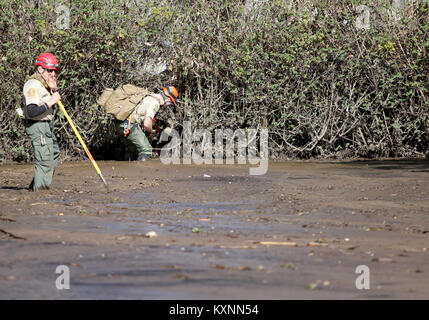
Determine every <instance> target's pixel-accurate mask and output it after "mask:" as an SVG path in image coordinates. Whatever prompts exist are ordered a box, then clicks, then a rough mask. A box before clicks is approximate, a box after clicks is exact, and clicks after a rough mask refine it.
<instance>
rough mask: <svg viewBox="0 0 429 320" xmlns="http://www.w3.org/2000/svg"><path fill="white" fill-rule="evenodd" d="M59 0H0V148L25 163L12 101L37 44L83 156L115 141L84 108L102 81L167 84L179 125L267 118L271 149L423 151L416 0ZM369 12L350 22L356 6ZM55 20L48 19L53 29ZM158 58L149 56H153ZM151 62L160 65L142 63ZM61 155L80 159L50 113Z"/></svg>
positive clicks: (421, 46) (423, 38) (423, 4)
mask: <svg viewBox="0 0 429 320" xmlns="http://www.w3.org/2000/svg"><path fill="white" fill-rule="evenodd" d="M407 3H408V6H407V8H406V9H405V10H401V11H400V12H396V13H395V12H392V9H391V6H390V5H389V4H387V3H384V2H383V1H379V2H377V3H376V4H374V1H360V2H358V1H333V0H324V1H280V0H278V1H276V0H272V1H259V2H258V3H256V4H255V5H253V6H250V5H249V4H251V1H238V0H219V1H204V0H198V1H197V0H194V1H190V0H187V1H125V0H95V1H70V2H69V1H64V2H62V4H63V5H64V6H66V8H69V9H70V21H69V25H68V26H67V27H66V28H64V27H61V23H63V22H64V14H65V13H64V12H63V11H61V10H60V9H61V7H60V2H53V1H24V0H3V1H2V2H1V3H0V11H1V12H2V14H1V17H0V32H1V44H0V59H1V60H0V80H1V81H0V95H1V97H2V99H1V100H0V110H1V117H2V121H1V124H0V126H1V127H0V132H1V133H2V135H1V141H0V158H1V159H3V160H14V161H27V160H31V159H32V150H31V145H30V143H29V141H28V139H27V138H26V136H25V133H24V129H23V125H22V123H21V121H20V119H18V118H17V117H16V114H15V111H14V109H15V108H16V107H18V106H19V105H20V104H21V103H22V93H21V91H22V86H23V84H24V82H25V81H26V79H27V78H28V77H29V75H31V74H32V72H33V71H34V67H33V65H32V64H33V61H34V59H35V57H36V56H37V55H38V54H39V53H41V52H43V51H50V52H52V53H54V54H55V55H56V56H57V57H58V59H59V60H60V63H61V66H62V67H61V73H60V75H59V83H60V86H61V88H62V96H63V101H64V104H65V105H66V107H67V109H68V110H69V114H70V116H71V117H72V119H74V121H75V124H76V126H77V128H78V129H79V131H80V133H81V134H82V136H83V138H84V140H85V141H86V142H87V144H88V146H89V148H90V150H91V151H92V152H93V153H94V155H95V156H96V158H104V159H109V158H110V159H114V158H115V156H114V155H117V154H118V152H119V151H120V150H121V144H120V140H119V137H117V135H116V134H115V131H114V127H113V125H112V120H111V118H109V117H106V115H105V114H104V113H103V112H102V110H101V109H100V108H99V107H98V106H97V105H96V99H97V98H98V96H99V95H100V94H101V92H102V89H103V88H104V87H117V86H119V85H121V84H124V83H133V84H136V85H140V86H146V87H149V88H151V89H153V90H156V89H157V88H159V87H160V86H161V85H162V84H164V83H171V84H174V85H176V86H177V87H178V88H179V90H180V91H181V93H182V98H183V99H182V102H181V103H180V104H179V105H178V106H177V107H176V109H170V110H168V111H166V113H167V114H166V115H165V116H166V117H167V116H168V117H169V118H171V119H172V121H173V123H174V125H175V126H176V128H178V129H180V128H181V124H182V122H183V120H192V125H193V127H195V128H196V127H205V128H208V129H209V130H213V129H216V128H231V129H237V128H265V127H266V128H268V129H269V132H270V141H269V144H270V151H271V155H272V156H288V157H298V158H309V157H355V156H358V157H380V156H422V155H424V154H425V153H427V151H428V140H429V111H428V69H429V61H428V46H429V41H428V31H429V30H428V29H429V23H428V21H429V19H428V18H429V10H428V3H427V1H407ZM361 4H366V5H367V6H368V7H369V9H370V23H371V25H370V28H369V29H357V28H356V26H355V22H356V19H357V18H358V14H357V13H356V7H357V6H358V5H361ZM59 25H60V28H59V27H58V26H59ZM158 59H159V60H158ZM162 60H165V62H166V66H167V70H166V71H165V72H163V73H161V74H160V75H156V74H151V73H149V72H147V71H145V70H147V68H145V65H146V64H148V63H150V62H157V61H162ZM56 133H57V136H58V137H59V140H60V145H61V149H62V159H73V158H80V157H84V153H83V151H82V150H81V148H80V146H79V143H78V142H77V139H76V138H75V136H74V134H73V131H72V130H71V129H70V127H69V125H68V124H67V121H66V120H65V118H64V117H62V115H61V112H60V111H59V110H58V111H57V122H56Z"/></svg>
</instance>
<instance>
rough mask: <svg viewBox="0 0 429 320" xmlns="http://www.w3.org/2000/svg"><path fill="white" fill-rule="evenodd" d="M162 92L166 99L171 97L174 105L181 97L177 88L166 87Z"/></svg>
mask: <svg viewBox="0 0 429 320" xmlns="http://www.w3.org/2000/svg"><path fill="white" fill-rule="evenodd" d="M162 92H163V93H164V95H165V96H166V97H169V98H170V99H171V101H172V102H173V103H176V99H177V98H178V97H179V92H178V91H177V89H176V87H173V86H166V87H163V88H162Z"/></svg>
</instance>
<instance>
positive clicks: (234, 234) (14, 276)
mask: <svg viewBox="0 0 429 320" xmlns="http://www.w3.org/2000/svg"><path fill="white" fill-rule="evenodd" d="M98 165H99V166H100V168H101V171H102V172H103V175H104V176H105V178H106V180H107V182H108V184H109V186H110V192H106V190H105V188H104V186H103V184H102V183H101V181H100V179H99V178H98V176H97V174H96V173H95V170H94V169H93V167H92V165H91V163H90V162H89V161H82V162H68V163H60V164H59V165H58V168H57V170H56V173H55V176H54V180H53V185H52V187H53V189H52V190H50V191H43V192H38V193H33V192H30V191H28V190H27V189H26V187H27V186H28V184H29V183H30V181H31V178H32V175H33V165H32V164H28V165H2V166H0V229H1V230H0V298H1V299H165V300H167V299H186V300H188V299H189V300H191V299H192V300H195V299H427V298H429V249H428V247H429V195H428V190H429V161H427V160H385V161H350V162H281V163H274V162H270V163H269V168H268V172H267V174H265V175H262V176H251V175H249V168H248V167H247V166H238V165H237V166H226V165H217V166H215V165H213V166H208V165H206V166H197V165H169V166H166V165H164V164H162V163H161V162H160V161H159V160H155V161H150V162H146V163H137V162H114V161H106V162H103V161H100V162H98ZM150 231H154V232H156V234H157V236H156V237H147V236H146V234H147V233H148V232H150ZM59 265H66V266H68V267H69V270H70V289H68V290H67V289H65V290H58V289H57V288H56V280H57V279H58V277H59V276H61V275H62V273H60V274H56V267H57V266H59ZM360 265H365V266H367V267H368V268H369V272H370V273H369V285H370V288H369V289H361V290H359V289H357V287H356V279H357V278H358V277H359V276H360V274H357V273H356V268H357V267H358V266H360Z"/></svg>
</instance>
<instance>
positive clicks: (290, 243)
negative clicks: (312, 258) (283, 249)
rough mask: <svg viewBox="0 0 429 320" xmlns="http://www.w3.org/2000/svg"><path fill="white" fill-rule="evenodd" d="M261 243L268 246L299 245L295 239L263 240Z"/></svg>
mask: <svg viewBox="0 0 429 320" xmlns="http://www.w3.org/2000/svg"><path fill="white" fill-rule="evenodd" d="M259 243H260V244H262V245H266V246H287V247H296V246H297V243H296V242H294V241H261V242H259Z"/></svg>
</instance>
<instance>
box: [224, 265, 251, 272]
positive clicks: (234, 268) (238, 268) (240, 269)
mask: <svg viewBox="0 0 429 320" xmlns="http://www.w3.org/2000/svg"><path fill="white" fill-rule="evenodd" d="M250 270H252V268H251V267H249V266H242V267H232V268H229V271H250Z"/></svg>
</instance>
